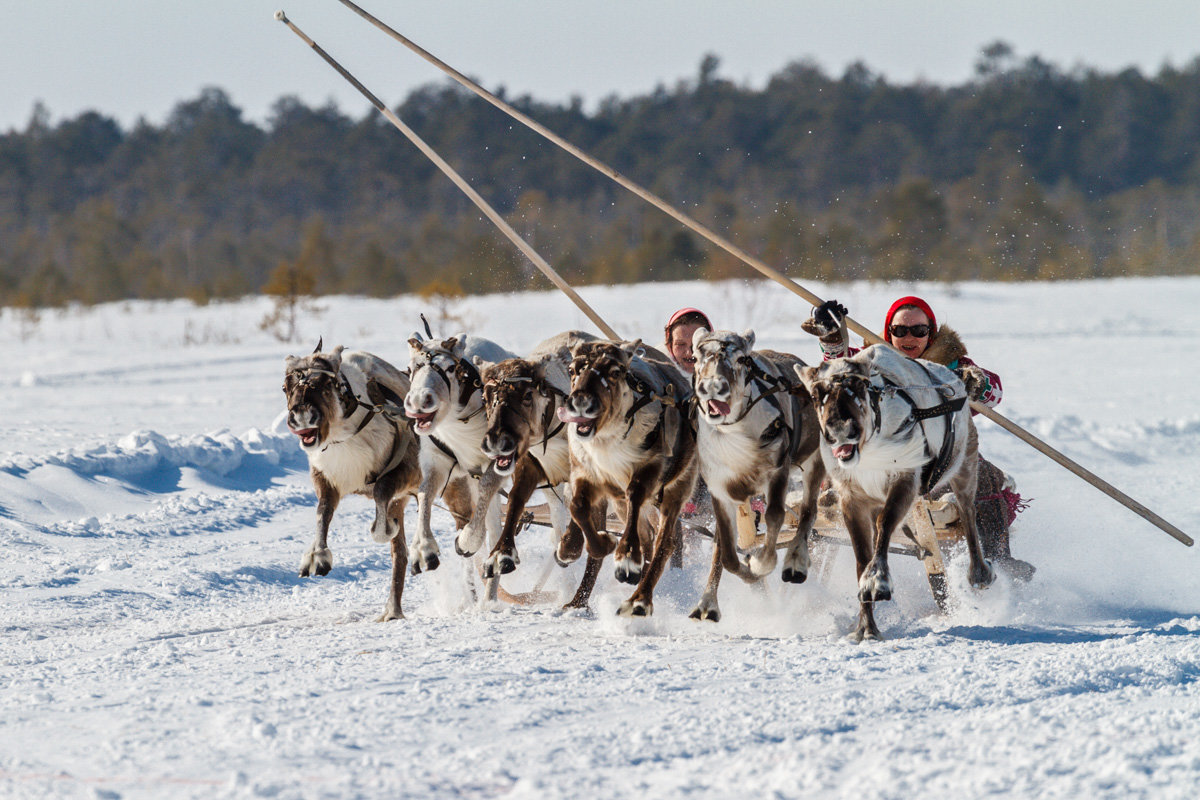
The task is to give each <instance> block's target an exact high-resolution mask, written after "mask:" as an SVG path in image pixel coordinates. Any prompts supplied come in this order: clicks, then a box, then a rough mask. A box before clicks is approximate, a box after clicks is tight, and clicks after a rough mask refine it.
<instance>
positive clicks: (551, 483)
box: [481, 331, 600, 608]
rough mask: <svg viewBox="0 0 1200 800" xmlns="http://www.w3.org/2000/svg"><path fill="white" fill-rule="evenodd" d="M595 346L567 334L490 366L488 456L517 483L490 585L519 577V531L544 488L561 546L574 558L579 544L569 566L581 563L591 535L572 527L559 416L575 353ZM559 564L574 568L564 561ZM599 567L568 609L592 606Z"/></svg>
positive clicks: (488, 570) (488, 565)
mask: <svg viewBox="0 0 1200 800" xmlns="http://www.w3.org/2000/svg"><path fill="white" fill-rule="evenodd" d="M595 340H596V337H595V336H593V335H591V334H590V333H585V332H583V331H567V332H565V333H560V334H558V335H556V336H553V337H551V338H550V339H547V340H546V341H544V342H542V343H541V344H539V345H538V346H537V347H535V348H534V349H533V352H531V353H530V354H529V357H528V358H527V359H525V358H510V359H506V360H504V361H501V362H499V363H497V364H491V365H487V366H483V370H482V372H481V375H482V380H483V398H484V409H485V412H486V414H487V424H488V427H487V432H486V433H485V434H484V437H483V445H482V450H483V453H484V455H486V456H487V457H489V458H491V459H492V467H493V469H494V470H495V472H496V473H497V474H498V475H502V476H512V487H511V488H510V489H509V494H508V511H507V515H506V517H505V520H504V527H503V529H502V530H501V532H500V538H499V539H498V540H497V542H496V544H495V546H494V547H493V548H492V552H491V554H490V555H489V557H488V560H487V561H486V562H485V564H484V575H485V577H491V576H492V575H494V574H506V573H509V572H512V571H513V570H514V569H516V565H517V562H518V560H519V559H518V558H517V554H516V533H517V527H518V526H519V524H520V521H521V517H522V514H523V513H524V511H525V504H526V503H527V502H528V500H529V497H530V495H532V494H533V491H534V489H536V488H537V487H538V486H539V485H543V487H544V488H545V489H547V492H548V498H547V499H548V503H549V505H550V509H551V525H552V527H553V529H554V533H555V534H556V539H557V541H558V542H559V545H560V546H562V542H563V540H564V539H566V540H567V548H568V550H569V549H570V547H571V546H572V545H571V543H572V542H577V545H576V546H575V552H574V555H573V557H572V558H570V559H569V560H568V562H566V563H569V562H570V561H574V560H575V559H577V558H578V557H579V552H580V550H582V547H583V533H582V531H580V530H579V527H578V526H577V525H575V523H574V522H573V521H571V519H570V516H569V512H568V511H567V509H566V506H565V505H564V504H563V502H562V500H561V495H562V494H563V493H564V491H565V489H566V487H567V483H568V480H569V479H570V476H571V456H570V449H569V446H568V444H567V431H566V424H565V423H563V422H561V421H559V420H558V419H557V418H556V416H555V409H556V408H557V407H558V403H559V401H560V400H562V399H563V398H565V397H566V396H567V393H568V392H570V389H571V384H570V379H569V377H568V376H567V367H568V365H569V364H570V361H571V346H572V345H574V344H577V343H579V342H590V341H595ZM555 558H556V559H558V551H557V549H556V551H555ZM559 563H560V564H561V565H563V566H566V563H564V562H562V561H561V559H560V560H559ZM599 567H600V562H599V561H598V560H597V559H593V558H589V559H588V562H587V566H586V568H585V569H584V575H583V580H582V582H581V583H580V585H579V589H578V590H577V591H576V592H575V596H574V597H573V598H572V599H571V600H570V601H569V602H568V603H567V604H566V606H565V607H566V608H582V607H584V606H586V605H587V601H588V597H589V596H590V595H591V591H592V587H593V586H594V584H595V580H596V574H597V572H598V570H599Z"/></svg>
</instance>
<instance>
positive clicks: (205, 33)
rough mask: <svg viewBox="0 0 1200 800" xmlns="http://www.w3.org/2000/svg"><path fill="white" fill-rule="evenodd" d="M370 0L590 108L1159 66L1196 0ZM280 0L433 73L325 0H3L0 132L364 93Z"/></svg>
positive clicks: (324, 35) (479, 63)
mask: <svg viewBox="0 0 1200 800" xmlns="http://www.w3.org/2000/svg"><path fill="white" fill-rule="evenodd" d="M362 4H363V5H364V7H366V8H367V9H368V10H370V11H371V12H372V13H374V14H376V15H377V16H379V17H380V18H382V19H383V20H384V21H386V22H388V23H389V24H391V25H392V26H393V27H395V28H397V29H398V30H399V31H400V32H401V33H404V34H405V35H406V36H408V37H409V38H411V39H412V40H414V41H415V42H417V43H418V44H420V45H421V46H423V47H425V48H426V49H428V50H430V51H431V52H433V53H434V54H435V55H437V56H439V57H441V58H442V59H443V60H445V61H447V62H448V63H450V64H451V65H453V66H455V67H457V68H458V69H460V70H462V71H463V72H465V73H467V74H469V75H472V76H474V77H476V78H478V79H480V80H481V82H482V83H483V85H484V86H486V87H487V88H489V89H494V88H496V87H497V86H500V85H504V86H506V87H507V89H508V91H509V94H510V96H514V95H519V94H524V93H528V94H531V95H533V96H534V97H536V98H538V99H542V100H547V101H560V102H561V101H565V100H567V98H569V97H570V96H571V95H572V94H578V95H580V96H582V97H583V98H584V100H585V101H586V102H587V103H588V105H589V106H594V104H595V102H596V101H598V100H599V99H601V98H603V97H605V96H607V95H609V94H613V93H615V94H618V95H620V96H623V97H627V96H630V95H632V94H635V93H644V92H648V91H650V90H652V89H653V88H654V86H655V84H657V83H659V82H662V83H665V84H667V85H668V86H670V85H672V84H674V83H675V81H677V80H679V79H681V78H691V77H693V76H694V75H695V73H696V69H697V66H698V64H699V62H700V59H701V58H702V56H703V55H704V54H705V53H708V52H712V53H715V54H716V55H718V56H719V57H720V58H721V68H720V70H719V73H718V74H719V75H720V76H721V77H725V78H729V79H731V80H734V81H737V82H739V83H748V84H750V85H753V86H761V85H762V84H763V83H764V82H765V80H766V78H767V77H768V76H770V75H771V74H772V73H774V72H777V71H778V70H780V69H781V68H782V67H783V66H784V65H786V64H788V63H789V62H791V61H794V60H797V59H801V58H805V57H810V58H812V59H814V60H815V61H816V62H817V63H818V64H820V65H821V66H822V67H823V68H824V69H825V70H826V71H827V72H829V73H830V74H833V75H839V74H841V72H842V70H843V69H844V68H845V67H846V65H847V64H850V63H852V62H854V61H856V60H862V61H864V62H865V63H866V64H867V65H868V66H869V67H871V68H872V69H873V70H874V71H876V72H878V73H882V74H883V75H885V76H886V77H887V78H888V79H889V80H891V81H893V82H911V81H914V80H917V79H924V80H927V81H931V82H936V83H958V82H961V81H964V80H966V79H968V78H969V77H970V75H971V71H972V67H973V65H974V63H975V60H976V58H977V56H978V53H979V49H980V47H982V46H983V45H985V44H987V43H990V42H992V41H995V40H996V39H1003V40H1005V41H1007V42H1009V43H1010V44H1012V45H1013V46H1014V47H1015V48H1016V51H1017V54H1018V56H1019V57H1025V56H1028V55H1032V54H1038V55H1040V56H1041V57H1043V58H1045V59H1046V60H1048V61H1051V62H1053V63H1055V64H1057V65H1059V66H1060V67H1062V68H1064V69H1069V68H1071V67H1073V66H1075V65H1078V64H1081V63H1082V64H1086V65H1089V66H1095V67H1097V68H1099V69H1102V70H1105V71H1112V70H1116V69H1120V68H1122V67H1125V66H1128V65H1134V66H1137V67H1139V68H1141V69H1142V70H1143V72H1146V73H1150V74H1153V73H1155V72H1157V71H1158V69H1159V68H1160V67H1161V66H1162V65H1163V64H1164V63H1167V62H1170V63H1173V64H1174V65H1176V66H1183V65H1185V64H1187V63H1189V62H1190V61H1191V60H1193V59H1194V58H1196V57H1197V55H1198V54H1200V0H1142V2H1115V1H1113V0H1003V2H971V1H970V0H965V1H964V0H912V1H911V2H903V1H902V0H813V1H812V2H805V1H804V0H791V1H790V2H788V1H787V0H759V1H758V2H755V0H748V1H747V0H743V2H736V3H735V2H722V3H718V2H708V1H706V0H604V2H595V1H594V0H593V1H592V2H575V1H574V0H477V2H464V0H389V1H386V2H385V1H383V0H376V1H375V2H370V0H365V2H364V3H362ZM277 8H283V9H284V11H286V12H287V14H288V16H289V18H290V19H291V20H292V21H293V22H294V23H296V24H297V25H298V26H299V27H300V28H301V29H303V30H304V31H305V32H306V33H308V35H310V36H311V37H313V38H314V39H315V40H316V41H317V43H318V44H320V45H322V46H323V47H324V48H325V49H326V50H328V51H329V52H330V53H331V54H332V55H333V56H334V57H335V58H337V59H339V60H340V61H342V63H343V64H344V65H345V66H346V67H347V68H348V69H349V70H350V71H351V72H353V73H355V74H356V75H357V76H358V77H359V78H360V79H361V80H362V81H363V82H364V83H365V84H366V85H367V86H368V88H370V89H371V90H372V91H374V92H375V93H376V94H378V95H379V96H380V97H381V98H383V99H384V101H385V102H388V103H389V104H393V105H394V104H395V103H397V102H399V101H400V100H402V99H403V98H404V96H405V95H406V94H407V93H408V92H409V91H410V90H411V89H413V88H414V87H416V86H420V85H422V84H425V83H429V82H432V81H438V80H440V79H441V75H440V73H438V72H436V71H435V70H434V68H433V67H432V66H430V65H428V64H426V63H425V62H424V61H421V60H420V59H418V58H417V57H416V56H414V55H412V54H410V53H408V51H406V50H404V49H403V48H401V47H400V45H398V44H396V43H394V42H393V41H392V40H390V39H388V38H387V37H385V36H384V35H383V34H382V33H380V32H378V31H377V30H375V29H374V28H373V27H371V26H370V25H368V24H367V23H366V22H365V21H363V20H361V19H360V18H359V17H358V16H357V15H355V14H354V13H352V12H351V11H349V10H348V9H346V8H345V7H344V6H342V5H341V3H339V2H337V0H188V1H187V2H179V1H178V0H157V1H154V2H152V1H151V0H107V1H106V2H99V0H0V9H2V13H0V75H3V76H4V79H3V80H2V81H0V132H3V131H7V130H10V129H13V128H16V129H18V130H20V129H23V128H24V127H25V125H26V123H27V122H28V120H29V116H30V112H31V110H32V109H33V105H34V103H35V102H36V101H38V100H41V101H42V102H43V103H44V104H45V105H46V106H47V107H48V109H49V111H50V114H51V119H52V120H53V121H55V122H57V121H59V120H61V119H63V118H66V117H72V116H75V115H77V114H79V113H80V112H81V111H84V110H87V109H94V110H97V111H100V112H102V113H104V114H106V115H109V116H112V117H115V118H116V119H117V120H118V121H119V122H121V124H122V125H124V126H126V127H129V126H130V125H132V124H133V123H134V122H135V121H136V120H137V119H138V117H141V116H145V117H146V118H147V119H149V120H150V121H151V122H153V123H155V124H160V123H161V122H162V121H163V120H164V119H165V118H166V116H167V115H168V114H169V112H170V111H171V109H172V108H173V107H174V106H175V104H176V103H178V102H179V101H181V100H186V99H192V98H194V97H196V96H197V94H198V93H199V91H200V89H201V88H203V87H205V86H219V87H221V88H223V89H225V90H226V91H227V92H228V93H229V95H230V96H231V98H232V99H233V102H234V103H235V104H236V105H238V106H239V107H241V108H242V109H243V110H244V112H245V114H246V116H247V117H248V118H249V119H252V120H254V121H258V122H261V121H264V120H265V119H266V118H267V116H268V115H269V110H270V108H271V105H272V104H273V103H274V102H275V100H277V99H278V98H279V97H280V96H282V95H288V94H291V95H297V96H299V97H300V98H301V99H303V100H304V101H305V102H306V103H309V104H312V105H315V104H321V103H324V102H325V101H327V100H330V99H333V100H334V101H335V102H337V104H338V105H339V107H341V109H342V110H343V111H345V112H347V113H350V114H353V115H354V116H358V115H360V114H361V113H363V112H364V111H365V110H366V108H367V104H366V102H365V101H364V100H362V99H361V98H360V97H359V95H357V93H355V91H354V90H353V89H352V88H351V87H350V86H349V85H347V84H346V83H345V82H344V81H343V80H342V79H341V78H340V77H338V76H337V74H336V73H334V72H333V71H332V70H330V69H329V68H328V67H327V66H325V64H324V63H323V62H321V61H320V59H319V58H318V57H317V56H316V55H315V54H314V53H312V52H311V51H310V50H309V49H308V48H307V47H305V46H304V45H303V44H302V43H301V41H300V40H299V39H298V38H296V37H295V36H294V35H293V34H292V33H290V32H289V31H288V30H287V29H286V28H285V27H284V26H283V25H281V24H280V23H278V22H276V21H275V20H274V19H273V13H274V12H275V10H276V9H277Z"/></svg>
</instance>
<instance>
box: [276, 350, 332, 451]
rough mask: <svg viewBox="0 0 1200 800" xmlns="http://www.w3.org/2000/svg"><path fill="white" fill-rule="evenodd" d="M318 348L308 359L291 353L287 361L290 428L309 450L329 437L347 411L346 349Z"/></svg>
mask: <svg viewBox="0 0 1200 800" xmlns="http://www.w3.org/2000/svg"><path fill="white" fill-rule="evenodd" d="M320 349H321V345H320V344H318V345H317V350H315V351H313V353H312V354H311V355H308V356H305V357H304V358H297V357H296V356H288V357H287V359H286V360H285V361H284V373H283V393H284V396H285V397H286V398H287V409H288V414H287V425H288V429H289V430H290V431H291V432H292V433H294V434H296V436H298V437H300V445H301V447H303V448H304V449H305V450H311V449H312V448H315V447H319V446H320V445H321V444H323V443H324V442H325V441H326V440H327V439H328V438H329V430H330V427H331V426H332V425H333V424H335V423H336V422H338V421H340V420H341V419H342V418H343V416H344V415H345V413H346V409H345V408H344V405H343V399H342V378H341V368H342V348H341V346H340V345H339V346H338V347H335V348H334V349H333V351H332V352H329V353H321V352H318V351H319V350H320Z"/></svg>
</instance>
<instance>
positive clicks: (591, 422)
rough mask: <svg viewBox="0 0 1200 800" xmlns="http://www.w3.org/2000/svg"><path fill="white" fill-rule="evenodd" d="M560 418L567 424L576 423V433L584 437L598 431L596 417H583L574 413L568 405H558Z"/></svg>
mask: <svg viewBox="0 0 1200 800" xmlns="http://www.w3.org/2000/svg"><path fill="white" fill-rule="evenodd" d="M558 419H559V421H560V422H563V423H566V424H567V425H574V426H575V433H577V434H578V435H579V436H580V437H581V438H583V439H586V438H588V437H589V436H591V435H592V434H593V433H595V432H596V418H595V417H581V416H578V415H575V414H572V413H571V412H570V410H568V409H567V407H566V406H559V407H558Z"/></svg>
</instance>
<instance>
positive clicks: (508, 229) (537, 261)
mask: <svg viewBox="0 0 1200 800" xmlns="http://www.w3.org/2000/svg"><path fill="white" fill-rule="evenodd" d="M275 19H277V20H279V21H280V22H282V23H283V24H284V25H287V26H288V28H290V29H291V31H292V32H293V33H295V34H296V35H297V36H299V37H300V38H301V39H302V40H304V43H305V44H307V45H308V46H309V47H311V48H312V49H313V50H314V51H316V53H317V55H319V56H320V57H321V58H323V59H324V60H325V62H326V63H327V64H329V66H331V67H333V68H334V69H335V70H337V72H338V74H339V75H341V76H342V77H343V78H345V79H346V80H347V81H348V82H349V83H350V84H351V85H352V86H353V87H354V88H355V89H357V90H358V91H359V92H360V93H361V94H362V96H363V97H365V98H367V100H368V101H369V102H370V103H371V105H373V106H375V108H376V109H378V111H379V113H380V114H383V116H384V117H385V118H386V119H387V121H388V122H390V123H392V125H394V126H395V127H396V129H397V130H399V131H400V132H401V133H402V134H404V136H405V137H406V138H407V139H408V140H409V141H410V142H412V143H413V144H415V145H416V146H417V148H418V149H419V150H420V151H421V152H422V153H424V154H425V155H426V157H428V158H429V160H430V161H432V162H433V163H434V164H436V165H437V167H438V169H440V170H441V171H442V172H443V173H445V175H446V177H448V178H449V179H450V180H452V181H454V185H455V186H457V187H458V188H459V189H461V190H462V191H463V193H464V194H466V196H467V197H469V198H471V201H472V202H473V203H475V205H476V206H478V207H479V210H480V211H482V212H483V213H484V215H485V216H486V217H487V218H488V219H490V220H491V221H492V223H493V224H495V226H496V227H497V228H499V229H500V232H501V233H503V234H504V235H505V236H506V237H508V240H509V241H510V242H512V243H513V244H514V245H516V246H517V249H518V250H520V251H521V252H522V253H524V254H525V256H526V257H527V258H528V259H529V260H530V261H532V262H533V265H534V266H535V267H537V268H538V269H539V270H541V271H542V274H543V275H545V276H546V277H547V278H549V279H550V282H551V283H553V284H554V285H555V286H557V287H558V288H559V289H560V290H561V291H562V293H563V294H565V295H566V296H567V297H569V298H571V302H573V303H574V304H575V305H576V306H578V308H579V310H580V311H582V312H583V313H584V314H586V315H587V318H588V319H590V320H591V321H592V322H593V323H594V324H595V326H596V327H597V328H599V329H600V331H601V332H602V333H603V334H604V335H605V336H607V337H608V338H610V339H620V338H621V337H619V336H617V333H616V331H614V330H613V329H612V328H610V327H609V326H608V323H607V322H605V321H604V320H603V319H601V317H600V315H599V314H597V313H596V312H595V310H593V309H592V307H591V306H589V305H588V304H587V303H586V302H584V300H583V298H582V297H580V296H579V295H578V294H577V293H576V292H575V290H574V289H573V288H571V285H570V284H568V283H567V282H566V281H565V280H563V279H562V276H561V275H559V274H558V272H556V271H555V270H554V268H553V267H551V266H550V264H549V263H547V262H546V259H544V258H542V257H541V256H540V255H539V254H538V253H537V251H536V250H534V249H533V248H532V247H531V246H530V245H529V243H528V242H526V241H525V240H524V239H522V238H521V236H520V234H518V233H517V232H516V231H515V230H513V228H512V226H511V225H509V224H508V223H507V222H506V221H505V220H504V217H502V216H500V214H499V213H498V212H497V211H496V209H494V208H492V206H491V205H490V204H489V203H488V202H487V201H486V200H484V199H483V197H481V196H480V195H479V192H477V191H475V189H474V188H473V187H472V186H471V184H469V183H467V182H466V181H465V180H464V179H463V177H462V176H461V175H459V174H458V172H456V171H455V170H454V168H453V167H451V166H450V165H449V164H448V163H446V161H445V159H443V158H442V157H441V156H440V155H438V154H437V152H436V151H435V150H434V149H433V148H432V147H430V146H429V145H428V144H426V143H425V141H424V140H423V139H422V138H421V137H420V136H418V135H417V134H416V132H415V131H413V130H412V128H409V127H408V126H407V125H405V124H404V123H403V122H401V121H400V118H399V117H397V116H396V115H395V114H394V113H392V111H391V110H390V109H389V108H388V107H387V106H385V105H384V104H383V102H382V101H381V100H380V99H379V98H378V97H376V96H375V95H374V94H372V93H371V92H370V91H369V90H368V89H367V87H365V86H363V85H362V84H361V83H360V82H359V81H358V79H357V78H355V77H354V76H353V75H351V74H350V73H349V72H348V71H347V70H346V68H345V67H343V66H342V65H341V64H339V63H338V62H337V61H336V60H335V59H334V58H333V57H332V56H331V55H329V54H328V53H326V52H325V51H324V50H323V49H322V48H321V47H320V45H318V44H317V43H316V42H314V41H313V40H312V39H310V38H309V37H308V36H307V35H305V33H304V32H303V31H301V30H300V29H299V28H297V27H296V26H295V25H294V24H293V23H292V21H291V20H289V19H288V18H287V15H286V14H284V13H283V12H282V11H276V12H275Z"/></svg>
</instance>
